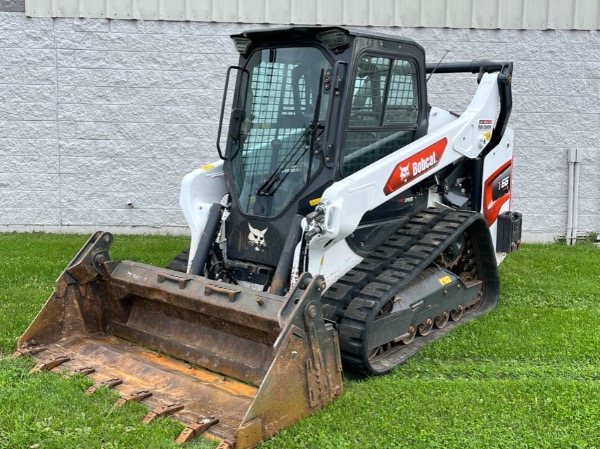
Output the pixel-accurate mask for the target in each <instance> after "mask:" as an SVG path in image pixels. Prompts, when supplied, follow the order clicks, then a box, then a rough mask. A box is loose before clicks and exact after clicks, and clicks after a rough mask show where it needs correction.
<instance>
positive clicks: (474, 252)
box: [17, 27, 521, 449]
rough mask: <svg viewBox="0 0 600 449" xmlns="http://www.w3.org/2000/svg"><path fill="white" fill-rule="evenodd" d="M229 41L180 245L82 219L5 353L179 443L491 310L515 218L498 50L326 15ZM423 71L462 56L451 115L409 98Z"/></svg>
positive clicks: (229, 439)
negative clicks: (357, 26)
mask: <svg viewBox="0 0 600 449" xmlns="http://www.w3.org/2000/svg"><path fill="white" fill-rule="evenodd" d="M232 38H233V41H234V43H235V47H236V49H237V51H238V52H239V53H240V59H239V65H238V66H234V67H230V68H229V70H228V72H227V79H226V89H225V95H224V99H223V112H222V113H221V121H220V123H221V124H222V123H223V117H224V114H225V109H227V108H229V107H226V105H228V104H231V111H230V119H229V124H228V128H227V129H228V130H227V132H226V133H225V131H223V129H224V127H223V126H219V138H218V142H217V150H218V153H219V156H220V159H219V160H218V161H217V162H214V163H212V164H209V165H205V166H203V167H201V168H200V169H197V170H194V171H192V172H191V173H189V174H188V175H187V176H185V178H184V179H183V182H182V188H181V197H180V203H181V208H182V210H183V213H184V215H185V217H186V219H187V221H188V223H189V227H190V232H191V244H190V248H189V250H186V251H184V252H183V253H182V254H180V255H178V256H177V257H175V258H174V259H173V261H172V262H171V263H170V264H169V266H168V267H167V268H159V267H154V266H148V265H143V264H140V263H135V262H130V261H121V262H115V261H111V259H110V256H109V247H110V245H111V244H112V242H113V237H112V235H111V234H109V233H106V232H98V233H96V234H95V235H94V236H93V237H91V238H90V240H89V241H88V242H87V243H86V244H85V246H84V247H83V248H82V249H81V251H80V252H79V254H77V255H76V256H75V258H74V259H73V261H72V262H71V263H70V264H69V266H68V267H67V268H66V269H65V271H64V272H63V273H62V275H61V276H60V278H59V279H58V281H57V283H56V290H55V292H54V293H53V295H52V296H51V297H50V299H49V300H48V302H47V303H46V305H45V306H44V308H43V309H42V310H41V312H40V313H39V314H38V316H37V317H36V318H35V320H34V321H33V322H32V324H31V325H30V326H29V328H28V329H27V330H26V332H25V333H24V334H23V335H22V336H21V337H20V338H19V341H18V351H17V352H18V353H19V354H33V355H34V357H35V358H36V360H37V361H38V362H39V363H38V365H37V366H36V368H35V369H37V370H50V369H54V370H70V372H74V373H76V372H78V373H82V374H86V375H89V376H90V377H91V378H93V379H94V380H95V382H96V384H95V386H94V387H92V388H91V390H90V391H93V390H94V389H95V388H98V387H100V386H108V387H116V388H118V389H119V390H120V392H121V394H122V398H121V400H120V401H119V404H122V403H125V402H127V401H143V402H144V403H147V404H148V405H149V406H150V407H151V409H152V411H151V412H150V413H149V414H148V416H147V417H146V418H145V421H146V422H149V421H151V420H152V419H153V418H155V417H156V416H166V415H173V416H175V417H177V418H178V419H180V420H181V421H182V422H183V423H185V424H186V426H187V427H186V429H185V430H184V431H183V433H182V434H181V435H180V436H179V438H178V442H180V443H183V442H185V441H187V440H189V439H190V438H192V437H193V436H194V435H197V434H200V433H203V432H206V433H207V434H209V435H212V436H214V437H217V438H219V439H221V440H222V442H221V446H222V447H223V448H230V449H232V448H237V449H243V448H248V447H253V446H255V445H257V444H258V443H260V442H261V441H263V440H264V439H266V438H269V437H270V436H272V435H274V434H275V433H276V432H278V431H279V430H280V429H282V428H284V427H286V426H288V425H290V424H292V423H293V422H295V421H297V420H299V419H301V418H302V417H304V416H306V415H308V414H310V413H312V412H314V411H316V410H318V409H319V408H321V407H323V406H325V405H327V404H328V403H330V402H331V401H333V400H334V399H335V398H336V397H338V396H339V395H340V394H342V390H343V383H342V370H343V369H344V370H353V371H357V372H362V373H365V374H367V375H372V374H383V373H386V372H388V371H389V370H391V369H393V368H394V367H395V366H397V365H398V364H399V363H402V362H403V361H404V360H406V359H407V358H408V357H409V356H410V355H412V354H413V353H415V352H416V351H418V350H419V349H420V348H421V347H423V345H425V344H427V343H429V342H431V341H433V340H435V339H438V338H440V337H441V336H443V335H444V334H446V333H447V332H448V331H449V330H451V329H453V328H454V327H456V326H457V325H459V324H460V323H462V322H464V321H467V320H469V319H472V318H474V317H476V316H478V315H480V314H482V313H484V312H487V311H489V310H491V309H493V308H494V307H495V305H496V302H497V299H498V293H499V278H498V269H497V265H498V261H499V260H500V256H499V255H498V254H499V253H508V252H511V251H513V250H515V249H516V248H518V246H519V243H520V230H521V217H520V214H518V213H513V212H510V198H511V176H512V154H513V131H512V130H511V129H510V128H508V127H507V123H508V119H509V116H510V112H511V106H512V100H511V76H512V68H513V65H512V63H510V62H489V61H484V62H472V63H444V64H442V63H440V64H437V65H426V63H425V52H424V50H423V48H422V47H421V46H419V45H418V44H416V43H415V42H413V41H411V40H408V39H402V38H398V37H395V36H385V35H378V34H374V33H370V32H365V31H349V30H346V29H343V28H339V27H293V28H286V29H269V30H265V31H256V30H253V31H248V32H245V33H242V34H239V35H234V36H232ZM434 73H435V74H436V75H435V76H437V74H445V73H472V74H476V75H477V77H476V80H475V77H474V81H473V82H474V83H475V81H476V82H477V83H478V88H477V91H476V93H475V95H474V97H473V99H472V101H471V103H470V105H469V106H468V108H467V109H466V110H465V111H464V113H462V114H461V115H457V114H453V113H451V112H448V111H445V110H443V109H440V108H437V107H432V106H430V105H429V104H428V101H427V76H428V74H429V76H431V75H432V74H434ZM230 84H231V85H235V88H233V89H229V86H230ZM230 90H231V91H232V92H233V96H231V95H230V96H229V98H227V92H228V91H230Z"/></svg>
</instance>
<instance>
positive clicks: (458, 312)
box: [450, 306, 465, 321]
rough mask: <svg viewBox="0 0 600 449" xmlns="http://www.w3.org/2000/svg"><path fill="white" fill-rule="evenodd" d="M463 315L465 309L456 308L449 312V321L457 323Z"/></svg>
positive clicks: (461, 307)
mask: <svg viewBox="0 0 600 449" xmlns="http://www.w3.org/2000/svg"><path fill="white" fill-rule="evenodd" d="M464 313H465V308H464V307H463V306H458V308H456V309H454V310H452V311H451V312H450V319H451V320H452V321H458V320H460V319H461V318H462V316H463V314H464Z"/></svg>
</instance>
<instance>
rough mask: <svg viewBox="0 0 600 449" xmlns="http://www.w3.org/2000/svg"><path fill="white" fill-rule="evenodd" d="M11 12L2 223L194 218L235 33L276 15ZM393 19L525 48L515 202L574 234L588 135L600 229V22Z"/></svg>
mask: <svg viewBox="0 0 600 449" xmlns="http://www.w3.org/2000/svg"><path fill="white" fill-rule="evenodd" d="M9 3H10V2H9ZM2 5H3V4H1V3H0V11H2ZM11 5H12V6H11V7H12V8H13V9H15V6H14V2H13V3H11ZM17 9H18V8H17ZM4 11H5V12H0V231H2V230H32V229H36V230H37V229H40V230H49V231H63V232H71V231H73V232H90V231H93V230H97V229H110V230H113V231H114V230H116V231H118V232H171V233H185V232H187V229H186V224H185V220H184V219H183V216H182V214H181V213H180V211H179V205H178V194H179V184H180V181H181V178H182V177H183V175H184V174H185V173H187V172H189V171H190V170H192V169H193V168H195V167H197V166H199V165H202V164H205V163H208V162H211V161H213V160H215V159H216V157H217V156H216V149H215V139H216V130H217V124H218V116H219V112H220V105H221V99H222V90H223V82H224V75H225V72H226V69H227V67H228V66H229V65H231V64H235V63H236V61H237V57H236V53H235V50H234V49H233V46H232V44H231V42H230V39H229V37H228V36H229V35H230V34H232V33H236V32H239V31H241V30H244V29H248V28H251V27H252V28H255V27H261V26H263V25H247V24H217V23H199V22H162V21H161V22H154V21H145V22H143V21H133V20H132V21H126V20H105V19H43V18H26V17H25V15H24V13H23V12H11V11H10V10H9V9H8V8H4ZM381 31H383V32H389V33H394V34H400V35H404V36H407V37H410V38H413V39H415V40H416V41H418V42H420V43H421V44H422V45H423V46H424V47H425V48H426V50H427V52H428V59H429V61H437V60H439V59H440V58H441V57H442V56H443V55H444V53H445V52H446V50H449V52H448V54H447V56H446V59H445V61H453V60H454V61H457V60H472V59H502V60H513V61H515V74H514V83H513V87H514V90H513V92H514V109H513V115H512V118H511V126H512V127H513V128H515V130H516V145H515V170H514V200H513V206H514V209H516V210H519V211H521V212H523V214H524V220H525V221H524V231H525V236H526V239H527V240H551V239H552V238H554V237H555V236H557V235H559V234H561V233H564V231H565V228H566V210H567V200H566V198H567V162H566V161H567V150H568V149H569V148H572V147H576V148H582V149H584V162H583V164H582V168H581V187H580V193H581V200H580V211H579V213H580V215H579V223H580V226H579V228H580V230H582V231H588V232H589V231H598V230H599V229H600V218H599V217H600V210H599V209H600V207H599V205H600V188H599V187H598V182H597V179H598V175H599V174H600V162H599V161H598V157H597V156H598V148H597V146H596V140H597V134H598V129H599V121H600V106H598V104H600V101H599V100H600V98H599V97H600V33H597V32H587V31H507V30H504V31H503V30H456V29H426V28H418V29H416V28H413V29H410V28H406V29H398V28H390V29H381ZM475 88H476V84H475V81H474V79H473V77H463V76H460V77H457V76H455V77H447V76H441V75H440V76H439V77H438V76H434V77H433V78H432V79H431V82H430V83H429V89H430V92H431V101H430V102H431V103H432V104H434V105H440V106H446V107H448V108H450V109H452V110H455V111H461V110H463V109H464V108H465V107H466V106H467V105H468V102H469V100H470V98H471V96H472V94H473V92H474V90H475ZM128 202H131V203H132V207H130V206H128Z"/></svg>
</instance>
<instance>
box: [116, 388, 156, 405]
mask: <svg viewBox="0 0 600 449" xmlns="http://www.w3.org/2000/svg"><path fill="white" fill-rule="evenodd" d="M150 396H152V392H150V391H148V390H142V391H137V392H135V393H131V394H127V395H124V396H122V397H120V398H119V400H118V401H117V402H115V405H114V406H115V407H123V406H124V405H125V404H127V403H128V402H141V401H143V400H144V399H146V398H149V397H150Z"/></svg>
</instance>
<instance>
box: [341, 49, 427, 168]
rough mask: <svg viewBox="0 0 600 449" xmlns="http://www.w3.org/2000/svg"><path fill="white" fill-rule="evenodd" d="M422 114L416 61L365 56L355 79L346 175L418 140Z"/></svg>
mask: <svg viewBox="0 0 600 449" xmlns="http://www.w3.org/2000/svg"><path fill="white" fill-rule="evenodd" d="M418 113H419V98H418V90H417V70H416V67H415V65H414V63H413V62H411V61H409V60H404V59H391V58H383V57H375V56H363V57H362V58H361V60H360V61H359V64H358V69H357V71H356V77H355V79H354V90H353V97H352V104H351V108H350V118H349V121H348V129H347V138H346V149H345V157H344V175H346V176H347V175H350V174H352V173H354V172H356V171H358V170H360V169H361V168H364V167H366V166H368V165H370V164H372V163H373V162H375V161H377V160H379V159H381V158H382V157H385V156H387V155H388V154H391V153H393V152H394V151H396V150H398V149H400V148H402V147H403V146H405V145H407V144H409V143H410V142H412V141H413V140H414V136H415V132H416V129H417V117H418Z"/></svg>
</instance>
